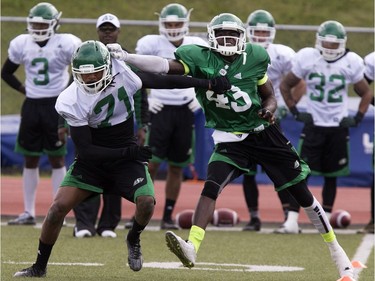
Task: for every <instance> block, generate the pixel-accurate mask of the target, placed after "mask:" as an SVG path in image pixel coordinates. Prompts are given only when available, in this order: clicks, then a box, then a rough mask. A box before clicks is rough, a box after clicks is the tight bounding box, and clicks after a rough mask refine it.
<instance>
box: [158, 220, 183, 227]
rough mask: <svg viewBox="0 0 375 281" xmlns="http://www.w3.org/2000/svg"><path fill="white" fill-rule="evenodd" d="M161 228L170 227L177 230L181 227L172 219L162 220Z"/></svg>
mask: <svg viewBox="0 0 375 281" xmlns="http://www.w3.org/2000/svg"><path fill="white" fill-rule="evenodd" d="M160 229H170V230H177V229H180V228H179V227H178V225H177V224H176V223H175V222H174V221H173V220H171V219H169V220H167V221H165V220H162V221H161V225H160Z"/></svg>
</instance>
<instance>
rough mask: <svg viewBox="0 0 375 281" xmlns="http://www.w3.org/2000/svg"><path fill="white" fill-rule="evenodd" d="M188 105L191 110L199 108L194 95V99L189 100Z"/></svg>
mask: <svg viewBox="0 0 375 281" xmlns="http://www.w3.org/2000/svg"><path fill="white" fill-rule="evenodd" d="M188 107H189V109H190V110H191V111H192V112H195V111H197V110H199V109H201V105H200V104H199V102H198V100H197V98H196V97H194V99H193V100H192V101H191V102H189V104H188Z"/></svg>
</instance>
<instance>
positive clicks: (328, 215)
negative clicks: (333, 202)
mask: <svg viewBox="0 0 375 281" xmlns="http://www.w3.org/2000/svg"><path fill="white" fill-rule="evenodd" d="M331 215H332V213H329V212H326V216H327V219H328V221H329V220H330V219H331Z"/></svg>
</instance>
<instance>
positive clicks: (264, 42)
mask: <svg viewBox="0 0 375 281" xmlns="http://www.w3.org/2000/svg"><path fill="white" fill-rule="evenodd" d="M246 31H247V37H248V38H249V41H250V42H251V43H253V44H257V45H260V46H262V47H264V48H267V47H268V45H269V44H272V43H273V40H274V39H275V35H276V29H275V20H274V19H273V16H272V15H271V14H270V13H269V12H267V11H265V10H256V11H254V12H252V13H251V14H250V15H249V17H248V18H247V27H246ZM256 31H262V32H264V31H266V34H267V35H266V34H264V35H266V36H259V35H256V34H255V32H256Z"/></svg>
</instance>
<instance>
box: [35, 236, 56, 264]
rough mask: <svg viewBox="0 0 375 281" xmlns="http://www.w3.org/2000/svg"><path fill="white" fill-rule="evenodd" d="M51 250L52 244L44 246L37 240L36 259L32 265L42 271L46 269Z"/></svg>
mask: <svg viewBox="0 0 375 281" xmlns="http://www.w3.org/2000/svg"><path fill="white" fill-rule="evenodd" d="M52 248H53V244H52V245H48V244H44V243H43V242H42V241H40V240H39V247H38V255H37V258H36V262H35V264H34V266H35V267H37V268H39V269H42V270H44V269H46V267H47V263H48V260H49V257H50V255H51V251H52Z"/></svg>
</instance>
